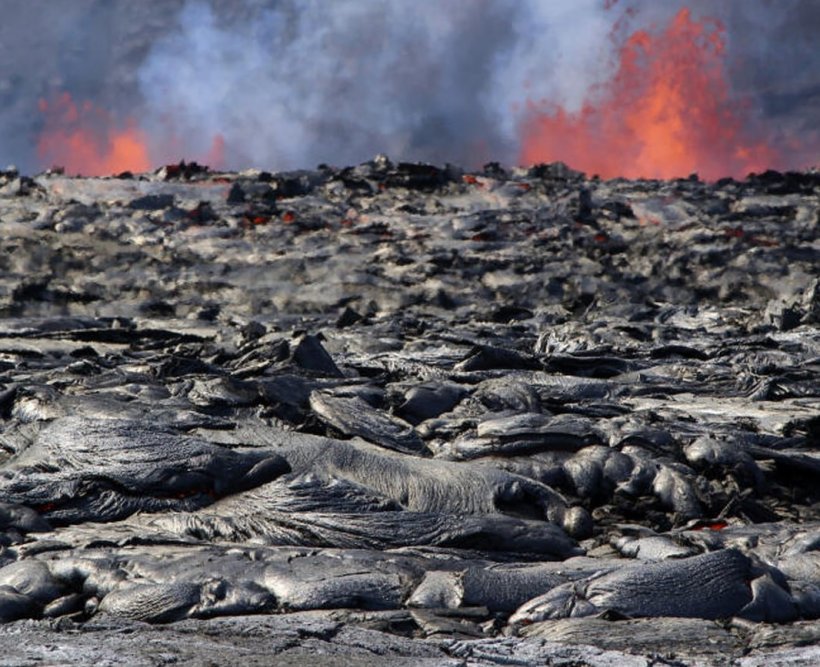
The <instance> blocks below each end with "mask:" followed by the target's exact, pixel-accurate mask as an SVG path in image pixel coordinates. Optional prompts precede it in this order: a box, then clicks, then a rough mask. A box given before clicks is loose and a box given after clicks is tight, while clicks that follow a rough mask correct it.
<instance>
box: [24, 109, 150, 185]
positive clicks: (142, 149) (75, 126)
mask: <svg viewBox="0 0 820 667" xmlns="http://www.w3.org/2000/svg"><path fill="white" fill-rule="evenodd" d="M39 107H40V112H41V113H42V114H43V117H44V121H45V124H44V127H43V131H42V132H41V134H40V137H39V139H38V141H37V156H38V158H39V160H40V163H41V164H42V165H44V166H48V167H53V166H59V167H62V168H63V169H65V171H66V173H69V174H81V175H83V176H108V175H111V174H116V173H120V172H123V171H135V172H140V171H147V170H148V169H150V168H151V161H150V160H149V158H148V144H147V138H146V137H145V135H144V133H143V132H142V131H141V130H140V129H139V128H138V127H137V125H136V124H135V123H134V121H133V120H130V119H129V120H127V121H126V122H125V123H124V125H123V126H117V125H116V124H115V123H114V120H113V119H112V117H111V115H110V114H108V113H107V112H106V111H104V110H102V109H99V108H97V107H95V106H94V105H93V104H92V103H91V102H83V103H82V104H81V105H79V106H78V105H77V104H76V103H75V102H74V100H72V99H71V95H70V94H69V93H62V94H61V95H59V96H57V97H56V98H55V99H54V100H52V101H47V100H44V99H41V100H40V104H39Z"/></svg>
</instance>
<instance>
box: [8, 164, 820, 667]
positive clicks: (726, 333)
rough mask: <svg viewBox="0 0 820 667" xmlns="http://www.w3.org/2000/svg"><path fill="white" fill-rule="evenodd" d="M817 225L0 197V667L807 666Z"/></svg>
mask: <svg viewBox="0 0 820 667" xmlns="http://www.w3.org/2000/svg"><path fill="white" fill-rule="evenodd" d="M819 197H820V175H818V174H817V173H816V172H801V173H783V174H781V173H776V172H766V173H763V174H758V175H752V176H750V177H749V178H747V179H746V180H744V181H734V180H731V179H725V180H722V181H719V182H717V183H704V182H701V181H699V180H698V179H697V178H696V177H692V178H689V179H685V180H677V181H669V182H662V181H626V180H612V181H601V180H598V179H587V178H586V177H584V175H582V174H580V173H577V172H574V171H572V170H570V169H568V168H567V167H565V166H564V165H561V164H552V165H538V166H535V167H532V168H529V169H514V170H507V169H504V168H502V167H501V166H499V165H497V164H489V165H487V166H486V167H485V168H484V169H483V171H481V172H464V171H462V170H460V169H458V168H456V167H453V166H450V165H448V166H446V167H436V166H432V165H427V164H393V163H392V162H390V160H388V159H387V158H385V157H383V156H379V157H377V158H375V159H374V160H372V161H370V162H367V163H364V164H361V165H358V166H355V167H349V168H344V169H341V168H334V167H328V166H321V167H319V168H318V169H317V170H314V171H298V172H288V173H276V174H271V173H266V172H259V171H247V172H242V173H213V172H211V171H209V170H208V169H206V168H204V167H201V166H199V165H197V164H195V163H189V164H185V163H181V164H179V165H169V166H167V167H164V168H162V169H160V170H158V171H157V172H155V173H150V174H143V175H131V174H122V175H120V176H119V177H112V178H103V179H76V178H66V177H64V176H62V175H61V174H59V173H46V174H42V175H39V176H37V177H34V178H30V177H26V176H23V175H21V174H18V173H17V172H16V171H14V170H8V171H5V172H0V244H2V252H1V253H0V315H2V319H0V622H2V624H1V625H0V649H2V656H3V657H2V658H0V663H2V664H34V663H43V662H45V663H48V664H66V665H68V664H71V665H78V664H95V665H96V664H110V665H116V664H124V665H125V664H127V665H143V664H144V665H156V664H171V663H178V664H182V663H184V664H211V663H220V662H226V661H231V662H235V661H241V662H242V664H258V665H263V664H273V663H275V664H280V665H300V664H310V665H313V666H322V665H348V664H362V665H382V664H390V665H431V666H432V665H452V666H456V665H460V666H461V665H510V664H515V665H542V664H555V665H578V664H585V665H586V664H589V665H682V664H739V665H747V666H752V665H767V664H781V665H791V664H794V665H809V664H816V663H817V661H818V660H819V659H820V654H819V653H818V650H817V648H816V646H817V644H818V642H820V629H818V628H819V627H820V625H819V624H818V622H817V621H818V619H820V491H818V490H820V446H819V445H820V375H819V374H818V371H820V363H819V362H818V360H819V359H820V332H819V331H818V324H819V323H820V283H818V275H817V273H818V271H817V269H818V266H820V241H819V240H818V239H820V235H819V234H818V224H819V220H818V215H819V214H820V198H819Z"/></svg>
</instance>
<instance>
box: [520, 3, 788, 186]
mask: <svg viewBox="0 0 820 667" xmlns="http://www.w3.org/2000/svg"><path fill="white" fill-rule="evenodd" d="M724 48H725V38H724V28H723V26H722V25H721V24H720V22H718V21H716V20H714V19H708V18H704V19H702V20H700V21H697V20H694V19H693V18H692V15H691V13H690V11H689V10H688V9H682V10H680V11H679V12H678V13H677V14H676V15H675V17H674V18H673V19H672V20H671V21H670V23H669V25H667V26H666V27H665V28H664V29H663V30H661V31H649V30H639V31H637V32H635V33H633V34H632V35H630V36H629V37H628V39H627V40H626V42H625V43H624V45H623V46H622V47H621V49H620V53H619V64H618V69H617V72H616V74H615V76H614V78H613V79H612V80H611V81H609V82H608V83H607V84H606V85H604V86H603V87H601V88H600V89H599V90H596V91H595V99H588V100H587V101H586V103H585V104H584V105H583V107H582V108H581V109H580V111H578V112H577V113H569V112H567V111H566V110H565V109H562V108H561V107H559V106H556V105H549V104H533V103H530V104H529V107H528V109H527V110H526V114H525V117H524V118H523V121H522V124H521V132H522V135H521V138H522V142H521V146H522V149H521V155H520V159H521V162H522V163H523V164H532V163H535V162H553V161H558V160H561V161H564V162H566V163H568V164H569V165H570V166H572V167H574V168H577V169H581V170H583V171H585V172H587V173H590V174H598V175H600V176H601V177H603V178H614V177H618V176H622V177H626V178H641V177H643V178H675V177H681V176H687V175H689V174H691V173H694V172H697V173H698V174H699V175H700V176H702V177H704V178H706V179H708V180H714V179H717V178H721V177H723V176H740V177H742V176H745V175H746V174H748V173H749V172H751V171H761V170H763V169H765V168H767V167H773V166H775V165H776V163H777V162H779V159H778V157H779V156H778V155H777V154H776V152H775V151H774V150H773V149H771V148H770V147H768V146H767V145H766V143H765V142H761V141H759V140H749V139H748V138H747V137H746V136H745V135H746V133H745V131H744V122H743V121H744V119H743V118H742V116H741V112H742V104H739V103H738V102H737V101H736V100H733V99H732V98H731V95H730V91H729V85H728V82H727V78H726V72H725V68H724V62H723V58H724Z"/></svg>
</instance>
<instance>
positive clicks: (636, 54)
mask: <svg viewBox="0 0 820 667" xmlns="http://www.w3.org/2000/svg"><path fill="white" fill-rule="evenodd" d="M15 1H17V0H15ZM19 1H20V2H21V3H22V0H19ZM31 2H32V3H34V4H36V3H38V2H40V3H42V2H43V0H31ZM739 4H741V3H714V2H707V1H706V0H689V1H688V2H683V1H682V0H674V1H670V2H665V3H657V2H649V1H648V0H632V2H630V3H628V4H627V3H626V2H625V1H624V0H622V1H621V2H618V0H555V1H551V2H541V1H540V0H474V1H472V2H463V0H440V1H439V2H436V3H429V4H424V5H422V6H420V5H419V4H418V3H410V2H391V1H389V0H334V1H333V2H324V1H319V0H207V1H206V0H167V2H164V3H137V4H130V3H122V4H120V3H98V2H95V0H76V2H73V3H67V4H66V5H60V7H64V9H63V10H62V11H64V12H65V17H64V21H63V22H61V21H52V23H50V24H49V30H51V31H52V32H54V31H57V32H58V33H59V30H60V26H61V25H63V24H64V25H65V26H66V27H65V28H64V30H65V33H64V34H59V35H58V36H59V39H57V40H56V42H55V43H56V44H57V45H58V46H57V47H56V51H55V52H54V60H55V62H59V63H60V65H59V66H57V65H52V67H56V68H57V69H56V70H55V71H54V72H52V73H51V74H48V68H49V65H48V62H47V61H46V60H45V56H38V57H41V60H42V63H43V64H42V66H41V67H40V69H43V70H44V71H43V78H42V81H41V82H40V84H39V88H38V86H36V85H34V84H32V83H31V82H29V81H28V80H27V79H25V78H24V77H17V78H15V77H14V76H12V77H11V78H9V79H7V80H6V79H3V74H1V73H0V99H2V100H6V101H8V100H11V102H12V103H9V104H7V105H6V106H5V107H4V108H0V161H8V160H9V159H11V160H13V161H16V162H19V163H20V164H21V166H22V167H23V168H24V169H27V168H28V169H35V168H47V167H50V166H52V165H53V164H59V165H62V166H64V167H65V168H66V169H67V171H69V172H70V173H74V172H82V173H85V174H102V173H109V172H112V173H116V172H119V171H123V170H126V169H128V170H142V169H145V168H147V167H148V166H149V165H150V166H158V165H160V164H163V163H168V162H175V161H177V160H179V159H183V158H184V159H189V160H190V159H196V160H198V161H202V162H206V163H210V164H211V165H212V166H219V167H225V168H244V167H248V166H258V167H262V168H267V169H287V168H296V167H303V166H311V165H315V164H317V163H320V162H333V163H336V164H350V163H355V162H359V161H362V160H365V159H368V158H369V157H372V156H373V155H374V154H376V153H379V152H384V153H388V154H389V155H390V156H391V157H393V158H397V159H404V160H425V161H432V162H444V161H450V162H458V163H461V164H464V165H467V166H477V165H480V164H482V163H483V162H486V161H489V160H499V161H501V162H505V163H518V162H525V163H529V162H534V161H552V160H563V161H565V162H567V163H569V164H570V165H571V166H573V167H576V168H579V169H583V170H586V171H588V172H590V173H599V174H601V175H602V176H605V177H610V176H616V175H623V176H657V177H672V176H686V175H688V174H689V173H691V172H693V171H697V172H699V173H700V174H701V175H702V176H704V177H707V178H718V177H720V176H724V175H734V176H743V175H745V173H747V172H748V171H749V170H759V169H762V168H765V167H774V168H801V167H805V166H810V165H812V164H815V163H816V162H817V154H818V148H820V137H818V131H817V128H816V123H815V122H814V120H816V115H817V109H818V107H820V81H816V80H814V79H812V76H813V75H811V72H812V71H814V72H817V71H820V63H817V62H816V61H817V60H818V55H817V50H816V47H814V46H813V40H814V35H815V34H816V31H817V30H820V25H818V24H820V5H818V3H816V2H814V0H782V1H781V2H778V3H773V2H770V1H769V0H748V1H747V2H743V3H742V6H743V8H742V10H741V9H739V8H738V5H739ZM48 9H49V12H51V14H52V15H55V13H56V14H59V11H58V10H57V9H56V8H55V5H54V4H48ZM81 10H82V11H81ZM32 11H33V10H32ZM72 11H73V12H75V15H72V17H73V18H72V20H71V21H69V20H68V18H67V17H68V15H69V14H70V13H71V12H72ZM78 12H79V13H78ZM82 12H85V13H84V14H83V13H82ZM21 15H22V14H21ZM35 16H39V14H36V15H35ZM100 16H103V17H104V19H105V20H104V21H103V20H102V19H100V18H99V17H100ZM713 16H714V18H712V17H713ZM57 18H60V17H59V16H57ZM98 19H99V20H98ZM28 20H29V22H31V21H32V20H37V19H33V18H32V17H29V19H28ZM86 24H89V25H92V26H94V28H93V29H90V28H89V29H88V30H87V31H81V30H80V29H79V28H78V26H80V25H86ZM100 26H102V27H103V30H100ZM36 30H37V27H36V26H34V27H33V30H32V31H31V33H30V34H37V33H36ZM105 30H108V32H109V33H110V34H109V36H108V37H107V39H108V40H109V41H108V43H107V45H106V49H104V50H103V49H102V48H101V47H99V48H98V47H97V46H88V44H91V45H94V44H95V40H98V39H101V37H100V35H101V34H103V33H104V31H105ZM4 31H5V32H4ZM12 31H13V28H9V27H6V28H3V27H2V26H0V57H3V56H11V55H14V54H12V53H11V52H10V51H9V52H6V51H4V40H6V41H8V40H9V39H11V38H9V37H8V36H9V35H12ZM71 31H74V32H71ZM18 32H19V31H18ZM15 34H16V33H15ZM20 34H22V33H20ZM26 34H29V33H26ZM12 37H14V35H12ZM785 38H788V39H785ZM9 43H13V40H12V41H10V42H9ZM66 49H67V50H68V51H69V52H70V53H69V55H71V54H73V56H72V57H66V55H67V54H66V53H65V52H64V51H65V50H66ZM85 49H87V50H88V53H86V51H85ZM86 56H88V57H86ZM32 57H34V56H32ZM807 58H808V62H805V61H806V59H807ZM812 58H814V61H815V62H814V65H813V66H812V62H811V59H812ZM6 60H7V62H13V59H11V60H9V58H7V59H6ZM801 60H802V61H804V62H802V63H801V64H802V68H800V69H799V70H798V68H797V67H795V64H796V63H797V62H798V61H801ZM37 62H40V61H37ZM92 62H93V63H94V65H93V67H92V66H91V64H90V63H92ZM63 63H72V64H71V65H70V66H69V65H64V64H63ZM27 66H28V65H27V64H26V63H22V64H20V65H19V66H18V67H19V69H20V70H21V71H23V72H25V71H27V70H26V67H27ZM60 68H68V69H60ZM12 69H13V68H12ZM32 69H33V68H32ZM795 72H803V74H800V75H799V76H798V75H796V74H795ZM64 93H65V94H64ZM67 94H70V96H68V95H67ZM38 100H39V102H38ZM38 103H39V105H40V110H41V114H40V115H39V117H38V115H37V112H36V107H37V104H38ZM27 105H28V106H27ZM26 108H28V112H25V109H26ZM26 113H27V114H28V115H27V116H26V117H25V118H23V116H24V114H26ZM812 119H814V120H812ZM21 128H27V129H26V130H25V131H21ZM25 136H28V137H29V138H30V141H29V142H28V145H29V148H28V149H26V143H25V141H23V140H21V139H20V137H25ZM31 147H35V148H34V149H32V148H31Z"/></svg>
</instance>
